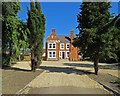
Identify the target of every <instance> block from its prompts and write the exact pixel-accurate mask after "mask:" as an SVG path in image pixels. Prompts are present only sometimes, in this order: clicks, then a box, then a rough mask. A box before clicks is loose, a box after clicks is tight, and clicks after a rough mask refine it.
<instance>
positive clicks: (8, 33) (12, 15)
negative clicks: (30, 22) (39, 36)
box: [2, 2, 29, 64]
mask: <svg viewBox="0 0 120 96" xmlns="http://www.w3.org/2000/svg"><path fill="white" fill-rule="evenodd" d="M19 10H20V4H19V2H2V55H3V56H2V59H3V60H2V61H3V64H11V60H14V59H16V57H18V56H20V48H23V49H26V48H27V47H28V43H27V42H28V34H29V33H28V32H29V30H28V29H27V24H25V23H23V22H22V21H20V20H18V17H17V13H18V11H19Z"/></svg>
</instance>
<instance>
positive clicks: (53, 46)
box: [48, 43, 56, 49]
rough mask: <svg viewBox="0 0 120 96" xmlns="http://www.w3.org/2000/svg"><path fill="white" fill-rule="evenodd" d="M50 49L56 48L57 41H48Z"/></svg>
mask: <svg viewBox="0 0 120 96" xmlns="http://www.w3.org/2000/svg"><path fill="white" fill-rule="evenodd" d="M48 49H56V44H55V43H48Z"/></svg>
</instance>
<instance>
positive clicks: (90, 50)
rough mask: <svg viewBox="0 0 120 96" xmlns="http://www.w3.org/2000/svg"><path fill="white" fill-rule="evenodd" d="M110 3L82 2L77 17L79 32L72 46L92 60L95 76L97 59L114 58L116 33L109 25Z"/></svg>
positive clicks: (116, 43) (116, 40)
mask: <svg viewBox="0 0 120 96" xmlns="http://www.w3.org/2000/svg"><path fill="white" fill-rule="evenodd" d="M110 7H111V6H110V2H83V3H82V5H81V8H80V9H81V11H80V13H79V14H78V16H77V21H78V27H77V28H78V29H79V31H80V33H79V35H78V37H77V38H75V41H74V43H73V44H74V45H75V46H78V47H80V50H81V52H83V53H84V55H87V56H90V57H91V58H93V60H94V69H95V74H96V75H97V74H98V63H99V59H100V58H101V57H103V56H109V57H110V58H116V55H115V54H114V51H115V50H116V49H117V48H118V36H117V35H118V34H119V33H118V31H117V29H116V28H115V26H113V24H110V23H109V22H110V18H111V15H110V12H109V11H108V9H109V8H110Z"/></svg>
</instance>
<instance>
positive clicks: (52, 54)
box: [48, 51, 56, 58]
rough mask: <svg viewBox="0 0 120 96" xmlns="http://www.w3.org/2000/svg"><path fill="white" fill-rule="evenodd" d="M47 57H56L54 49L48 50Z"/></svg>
mask: <svg viewBox="0 0 120 96" xmlns="http://www.w3.org/2000/svg"><path fill="white" fill-rule="evenodd" d="M48 58H56V51H48Z"/></svg>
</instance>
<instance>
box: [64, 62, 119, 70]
mask: <svg viewBox="0 0 120 96" xmlns="http://www.w3.org/2000/svg"><path fill="white" fill-rule="evenodd" d="M64 65H67V66H74V67H88V68H93V67H94V65H93V64H88V63H85V64H82V63H64ZM99 68H100V69H111V70H119V69H120V64H119V63H118V64H111V65H99Z"/></svg>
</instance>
